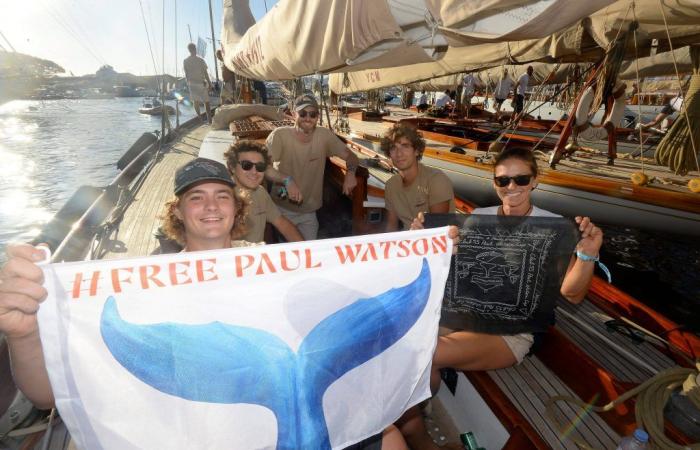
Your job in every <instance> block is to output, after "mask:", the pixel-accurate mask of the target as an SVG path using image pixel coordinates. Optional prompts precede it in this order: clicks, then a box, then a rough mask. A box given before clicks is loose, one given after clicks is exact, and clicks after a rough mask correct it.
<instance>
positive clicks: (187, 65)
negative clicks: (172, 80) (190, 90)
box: [182, 55, 207, 84]
mask: <svg viewBox="0 0 700 450" xmlns="http://www.w3.org/2000/svg"><path fill="white" fill-rule="evenodd" d="M182 65H183V66H184V69H185V78H187V82H188V83H189V84H192V83H201V84H204V82H205V81H206V79H207V63H205V62H204V60H203V59H202V58H200V57H199V56H197V55H194V56H192V55H190V56H188V57H187V58H185V61H184V62H183V63H182Z"/></svg>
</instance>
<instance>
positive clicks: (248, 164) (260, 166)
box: [238, 161, 267, 173]
mask: <svg viewBox="0 0 700 450" xmlns="http://www.w3.org/2000/svg"><path fill="white" fill-rule="evenodd" d="M238 164H240V165H241V169H243V170H245V171H246V172H247V171H249V170H250V169H252V168H253V167H255V170H257V171H258V172H260V173H262V172H265V170H266V169H267V163H265V162H264V161H261V162H256V163H254V162H253V161H239V162H238Z"/></svg>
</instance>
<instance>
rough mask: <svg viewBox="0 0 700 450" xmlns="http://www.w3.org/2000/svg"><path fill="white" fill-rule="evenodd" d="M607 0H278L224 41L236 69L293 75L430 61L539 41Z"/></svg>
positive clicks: (229, 10) (261, 75)
mask: <svg viewBox="0 0 700 450" xmlns="http://www.w3.org/2000/svg"><path fill="white" fill-rule="evenodd" d="M231 1H232V0H227V1H226V2H225V4H224V25H225V27H226V26H231V25H230V24H234V23H236V20H235V18H234V17H233V16H234V15H235V13H236V11H237V10H238V9H237V8H234V7H233V6H232V5H231V3H230V2H231ZM611 2H612V0H589V1H586V2H570V1H567V0H533V1H529V2H522V1H514V0H477V1H470V2H464V1H457V0H281V1H280V2H279V3H277V4H276V5H275V6H274V7H273V8H272V10H271V11H270V12H269V13H268V14H267V15H265V17H264V18H263V19H262V20H261V21H260V22H258V23H257V24H255V25H253V26H251V27H250V28H249V29H248V30H247V31H246V33H245V35H243V36H242V38H241V39H240V40H238V41H236V40H235V39H229V37H228V36H227V35H226V33H227V31H224V32H223V33H222V42H223V45H224V53H225V63H226V66H227V67H228V68H229V69H231V70H233V71H234V72H236V73H239V74H241V75H244V76H246V77H249V78H256V79H265V80H280V79H291V78H295V77H299V76H303V75H309V74H314V73H329V72H347V71H356V70H360V69H364V68H372V69H377V68H383V67H395V66H397V65H407V64H415V63H421V62H431V61H435V60H439V59H441V58H442V57H443V56H444V55H445V52H446V51H447V49H448V46H449V47H456V46H464V45H473V44H475V43H485V42H506V41H513V40H520V39H538V38H544V37H546V36H549V35H550V34H552V33H554V32H556V31H559V30H562V29H564V28H566V27H568V26H570V25H572V24H574V23H576V22H577V21H579V20H580V19H582V18H584V17H586V16H588V15H589V14H591V13H593V12H594V11H596V10H598V9H600V8H601V7H603V6H605V5H608V4H610V3H611ZM523 3H526V5H525V6H523ZM227 24H229V25H227Z"/></svg>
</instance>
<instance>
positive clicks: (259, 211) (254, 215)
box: [224, 141, 304, 242]
mask: <svg viewBox="0 0 700 450" xmlns="http://www.w3.org/2000/svg"><path fill="white" fill-rule="evenodd" d="M224 157H225V158H226V165H227V166H228V170H229V172H231V174H232V175H233V178H234V180H235V181H236V189H237V190H238V191H239V192H240V193H242V194H243V195H244V196H245V197H247V198H248V200H249V201H250V208H249V210H248V215H247V216H246V220H245V225H246V232H245V234H244V235H243V236H242V237H241V239H243V240H246V241H248V242H261V241H263V240H264V239H265V224H266V223H270V224H272V226H274V227H275V228H276V229H277V231H279V232H280V233H281V234H282V236H284V238H285V239H286V240H287V242H295V241H303V240H304V237H303V236H302V235H301V233H300V232H299V230H298V229H297V227H296V226H295V225H294V224H293V223H292V222H290V221H289V219H287V218H286V217H284V216H283V215H282V214H281V213H280V210H279V208H278V207H277V205H275V204H274V202H273V201H272V198H271V197H270V194H268V193H267V190H266V189H265V188H263V187H262V186H261V183H262V181H263V178H264V176H265V170H266V169H267V167H268V165H270V156H269V155H268V153H267V149H266V148H265V147H264V146H262V145H260V144H258V143H256V142H252V141H241V142H237V143H235V144H233V145H232V146H231V148H229V149H228V151H226V153H224Z"/></svg>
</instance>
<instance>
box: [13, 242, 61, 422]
mask: <svg viewBox="0 0 700 450" xmlns="http://www.w3.org/2000/svg"><path fill="white" fill-rule="evenodd" d="M7 253H8V257H9V259H8V261H7V263H6V264H5V266H4V267H3V268H2V270H1V271H0V332H2V333H4V334H5V336H6V338H7V344H8V346H9V349H10V359H11V363H12V374H13V378H14V380H15V383H16V384H17V387H18V388H19V389H20V390H21V391H22V392H23V393H24V394H25V395H26V396H27V398H29V400H31V401H32V403H34V404H35V405H36V406H37V407H39V408H42V409H46V408H50V407H52V406H53V404H54V398H53V392H52V391H51V385H50V383H49V377H48V373H47V372H46V366H45V364H44V353H43V350H42V348H41V341H40V339H39V326H38V323H37V319H36V312H37V311H38V309H39V303H41V302H42V301H43V300H44V299H45V298H46V295H47V292H46V290H45V289H44V287H43V286H42V285H41V284H42V283H43V281H44V277H43V272H42V271H41V269H40V268H39V267H38V266H37V265H36V264H35V261H39V260H41V259H42V258H43V257H44V253H43V252H41V251H40V250H37V249H35V248H34V247H32V246H30V245H26V244H22V245H8V247H7Z"/></svg>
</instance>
